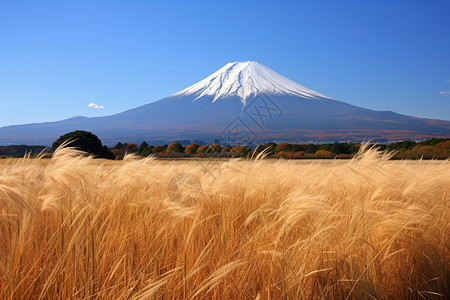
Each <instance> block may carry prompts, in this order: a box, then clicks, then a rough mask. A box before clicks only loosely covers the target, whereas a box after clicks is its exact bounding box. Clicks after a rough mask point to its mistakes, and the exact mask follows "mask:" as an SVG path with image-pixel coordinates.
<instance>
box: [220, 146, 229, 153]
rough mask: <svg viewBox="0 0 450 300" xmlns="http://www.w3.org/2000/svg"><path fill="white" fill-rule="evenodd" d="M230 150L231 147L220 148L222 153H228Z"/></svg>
mask: <svg viewBox="0 0 450 300" xmlns="http://www.w3.org/2000/svg"><path fill="white" fill-rule="evenodd" d="M230 150H231V147H229V146H226V147H224V148H222V153H229V152H230Z"/></svg>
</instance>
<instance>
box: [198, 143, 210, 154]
mask: <svg viewBox="0 0 450 300" xmlns="http://www.w3.org/2000/svg"><path fill="white" fill-rule="evenodd" d="M207 150H208V146H205V145H203V146H200V147H198V149H197V154H206V151H207Z"/></svg>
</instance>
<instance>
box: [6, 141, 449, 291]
mask: <svg viewBox="0 0 450 300" xmlns="http://www.w3.org/2000/svg"><path fill="white" fill-rule="evenodd" d="M388 158H389V157H388V155H386V154H383V153H380V152H377V151H375V150H369V151H367V152H365V153H363V154H359V156H358V157H356V158H354V159H352V160H348V161H338V160H328V161H308V162H305V161H302V162H298V161H287V160H264V159H257V160H228V161H223V160H222V161H161V160H155V159H144V160H142V159H141V160H139V159H136V158H133V157H127V158H125V160H124V161H123V162H105V161H100V160H93V159H91V158H87V157H83V156H80V153H79V152H77V151H75V150H72V149H62V150H58V151H57V152H56V153H55V155H54V158H53V159H51V160H44V159H19V160H3V161H2V162H1V163H0V213H1V214H0V298H1V299H33V298H37V299H57V298H64V299H66V298H67V299H69V298H71V299H90V298H100V299H140V298H143V299H148V298H150V299H153V298H155V299H198V298H201V299H203V298H207V299H283V298H284V299H302V298H303V299H310V298H325V299H346V298H348V299H373V298H377V299H405V298H424V299H431V298H436V299H444V298H445V297H448V296H449V295H450V285H449V282H450V243H449V242H450V240H449V238H450V222H449V221H450V209H449V208H450V202H449V199H450V161H448V160H446V161H389V160H388Z"/></svg>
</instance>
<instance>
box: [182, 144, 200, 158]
mask: <svg viewBox="0 0 450 300" xmlns="http://www.w3.org/2000/svg"><path fill="white" fill-rule="evenodd" d="M199 147H200V145H199V144H195V143H194V144H190V145H188V146H187V147H186V149H185V150H184V152H185V153H186V154H189V155H195V154H197V149H198V148H199Z"/></svg>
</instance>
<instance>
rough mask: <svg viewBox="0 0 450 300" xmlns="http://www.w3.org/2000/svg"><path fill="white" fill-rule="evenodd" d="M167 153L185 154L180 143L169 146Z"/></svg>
mask: <svg viewBox="0 0 450 300" xmlns="http://www.w3.org/2000/svg"><path fill="white" fill-rule="evenodd" d="M166 153H183V146H181V144H180V143H178V142H173V143H172V144H170V145H169V146H167V150H166Z"/></svg>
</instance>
